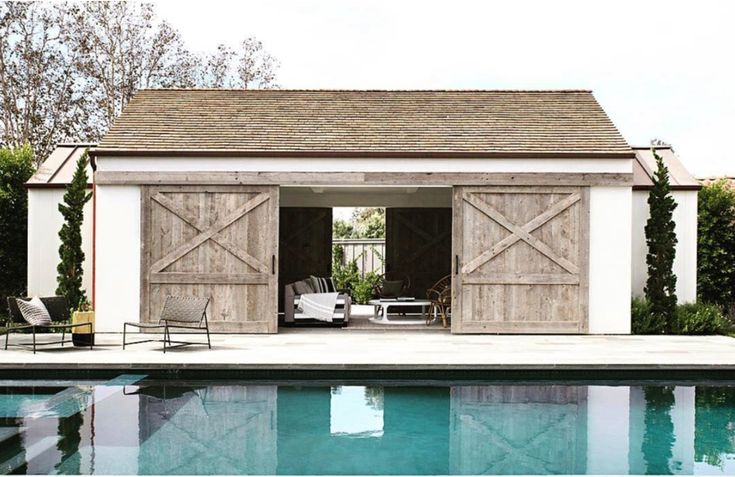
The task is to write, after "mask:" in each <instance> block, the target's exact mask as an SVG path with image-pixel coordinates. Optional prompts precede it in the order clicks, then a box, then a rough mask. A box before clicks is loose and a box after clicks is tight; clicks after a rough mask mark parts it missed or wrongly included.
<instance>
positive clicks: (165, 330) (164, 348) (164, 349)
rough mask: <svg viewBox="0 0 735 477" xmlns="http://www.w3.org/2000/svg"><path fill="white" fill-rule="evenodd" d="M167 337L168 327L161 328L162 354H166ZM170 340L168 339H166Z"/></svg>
mask: <svg viewBox="0 0 735 477" xmlns="http://www.w3.org/2000/svg"><path fill="white" fill-rule="evenodd" d="M167 337H168V325H166V326H164V327H163V353H164V354H166V339H167ZM168 339H170V338H168Z"/></svg>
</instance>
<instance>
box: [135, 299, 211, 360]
mask: <svg viewBox="0 0 735 477" xmlns="http://www.w3.org/2000/svg"><path fill="white" fill-rule="evenodd" d="M209 300H210V299H209V298H199V297H191V296H167V297H166V301H165V302H164V304H163V310H161V317H160V318H159V320H158V323H131V322H127V323H124V324H123V349H125V346H126V345H132V344H140V343H149V342H162V343H163V352H164V353H165V352H166V350H167V349H171V348H178V347H180V346H186V345H192V344H206V345H207V346H208V347H209V349H212V342H211V341H210V339H209V323H208V322H207V306H209ZM128 326H132V327H134V328H138V329H140V330H151V329H159V330H160V329H162V330H163V339H160V340H156V339H151V340H139V341H132V342H130V343H128V342H127V341H126V338H127V329H128ZM172 328H173V329H186V330H204V331H205V332H206V334H207V342H206V343H204V342H192V341H173V340H171V329H172ZM167 345H168V346H167Z"/></svg>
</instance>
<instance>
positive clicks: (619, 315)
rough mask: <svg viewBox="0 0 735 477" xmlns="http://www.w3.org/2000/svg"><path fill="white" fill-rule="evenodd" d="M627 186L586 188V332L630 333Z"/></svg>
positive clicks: (629, 198)
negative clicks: (587, 225) (587, 320)
mask: <svg viewBox="0 0 735 477" xmlns="http://www.w3.org/2000/svg"><path fill="white" fill-rule="evenodd" d="M632 196H633V195H632V191H631V188H630V187H592V188H590V278H589V286H590V290H589V319H590V321H589V332H590V333H592V334H617V333H623V334H627V333H630V275H631V272H630V266H631V265H630V264H631V258H630V257H631V243H630V235H631V209H632V206H631V201H632Z"/></svg>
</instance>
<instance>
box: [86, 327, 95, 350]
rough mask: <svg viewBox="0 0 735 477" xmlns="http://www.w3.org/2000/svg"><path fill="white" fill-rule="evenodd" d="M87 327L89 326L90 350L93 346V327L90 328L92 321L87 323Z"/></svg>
mask: <svg viewBox="0 0 735 477" xmlns="http://www.w3.org/2000/svg"><path fill="white" fill-rule="evenodd" d="M87 328H89V350H90V351H92V348H93V347H94V334H93V331H94V328H92V323H90V324H88V325H87Z"/></svg>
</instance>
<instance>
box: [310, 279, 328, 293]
mask: <svg viewBox="0 0 735 477" xmlns="http://www.w3.org/2000/svg"><path fill="white" fill-rule="evenodd" d="M311 283H312V286H313V287H314V293H327V292H328V291H329V290H327V280H326V279H324V278H319V277H315V276H314V275H312V276H311Z"/></svg>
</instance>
